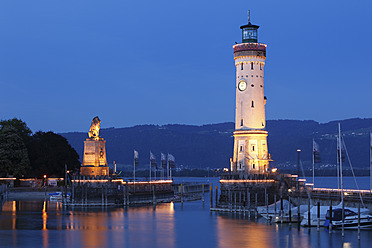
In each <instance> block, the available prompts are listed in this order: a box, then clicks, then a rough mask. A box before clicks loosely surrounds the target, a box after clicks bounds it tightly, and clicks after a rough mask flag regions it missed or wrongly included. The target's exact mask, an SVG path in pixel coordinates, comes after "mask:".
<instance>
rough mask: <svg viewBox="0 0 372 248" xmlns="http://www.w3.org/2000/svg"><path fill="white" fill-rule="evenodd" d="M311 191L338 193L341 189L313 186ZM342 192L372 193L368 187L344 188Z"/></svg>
mask: <svg viewBox="0 0 372 248" xmlns="http://www.w3.org/2000/svg"><path fill="white" fill-rule="evenodd" d="M313 191H324V192H337V193H340V192H341V191H342V190H341V189H330V188H314V189H313ZM343 191H344V192H347V193H372V191H371V190H368V189H360V190H357V189H344V190H343Z"/></svg>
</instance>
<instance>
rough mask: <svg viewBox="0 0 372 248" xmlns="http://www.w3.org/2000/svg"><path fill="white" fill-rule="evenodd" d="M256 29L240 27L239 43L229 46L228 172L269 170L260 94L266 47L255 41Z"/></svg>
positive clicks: (263, 112)
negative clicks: (232, 79) (232, 97)
mask: <svg viewBox="0 0 372 248" xmlns="http://www.w3.org/2000/svg"><path fill="white" fill-rule="evenodd" d="M258 28H259V26H257V25H253V24H252V23H251V22H250V13H249V12H248V24H246V25H243V26H241V27H240V29H241V30H242V42H241V43H238V44H236V45H234V46H233V49H234V60H235V67H236V83H235V86H236V107H235V131H234V154H233V158H232V160H231V171H232V172H240V173H242V172H245V173H249V174H263V173H265V172H267V170H268V168H269V161H270V155H269V153H268V146H267V135H268V132H267V130H266V119H265V104H266V97H265V94H264V88H265V87H264V67H265V59H266V45H265V44H262V43H259V42H258Z"/></svg>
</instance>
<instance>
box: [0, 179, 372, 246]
mask: <svg viewBox="0 0 372 248" xmlns="http://www.w3.org/2000/svg"><path fill="white" fill-rule="evenodd" d="M309 180H310V181H311V179H309ZM357 180H358V183H360V188H363V189H368V187H369V178H367V177H361V178H358V179H357ZM175 181H178V182H190V181H198V182H206V183H210V182H213V185H218V179H217V178H212V179H209V180H208V179H207V178H176V179H175ZM353 181H354V180H353V179H352V178H345V182H344V184H345V187H349V188H352V184H353ZM327 182H328V185H330V186H332V185H333V183H335V185H336V187H337V179H336V178H316V181H315V183H316V184H318V183H319V185H317V186H318V187H327ZM209 199H210V195H209V194H205V202H204V205H203V202H202V201H195V202H185V203H184V204H183V205H181V203H167V204H158V205H157V206H156V207H153V206H145V207H131V208H128V209H124V208H109V209H102V208H95V209H74V210H71V209H67V210H64V209H63V208H62V205H61V203H59V202H55V201H43V200H41V201H6V202H5V203H4V205H3V206H2V211H1V212H0V247H52V248H57V247H162V248H163V247H258V248H266V247H301V248H305V247H372V231H365V230H362V232H361V240H360V241H358V239H357V231H345V237H344V239H342V237H341V231H333V233H332V234H329V232H328V230H327V229H323V228H321V230H320V232H317V231H316V228H300V229H299V230H298V228H297V225H292V227H290V226H288V225H287V224H269V223H267V222H266V221H265V220H264V219H262V218H258V219H257V221H256V220H255V218H254V216H253V215H252V216H251V218H249V217H248V216H247V215H236V214H221V213H214V212H210V211H209V207H210V202H209Z"/></svg>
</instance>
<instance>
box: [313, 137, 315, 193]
mask: <svg viewBox="0 0 372 248" xmlns="http://www.w3.org/2000/svg"><path fill="white" fill-rule="evenodd" d="M314 142H315V141H314V139H313V189H314V188H315V182H314V179H315V174H314V169H315V166H314V164H315V158H314V157H315V147H314V145H315V143H314Z"/></svg>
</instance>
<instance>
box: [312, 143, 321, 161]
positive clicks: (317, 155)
mask: <svg viewBox="0 0 372 248" xmlns="http://www.w3.org/2000/svg"><path fill="white" fill-rule="evenodd" d="M313 159H314V163H320V162H321V159H320V152H319V145H318V143H316V142H315V141H314V140H313Z"/></svg>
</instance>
